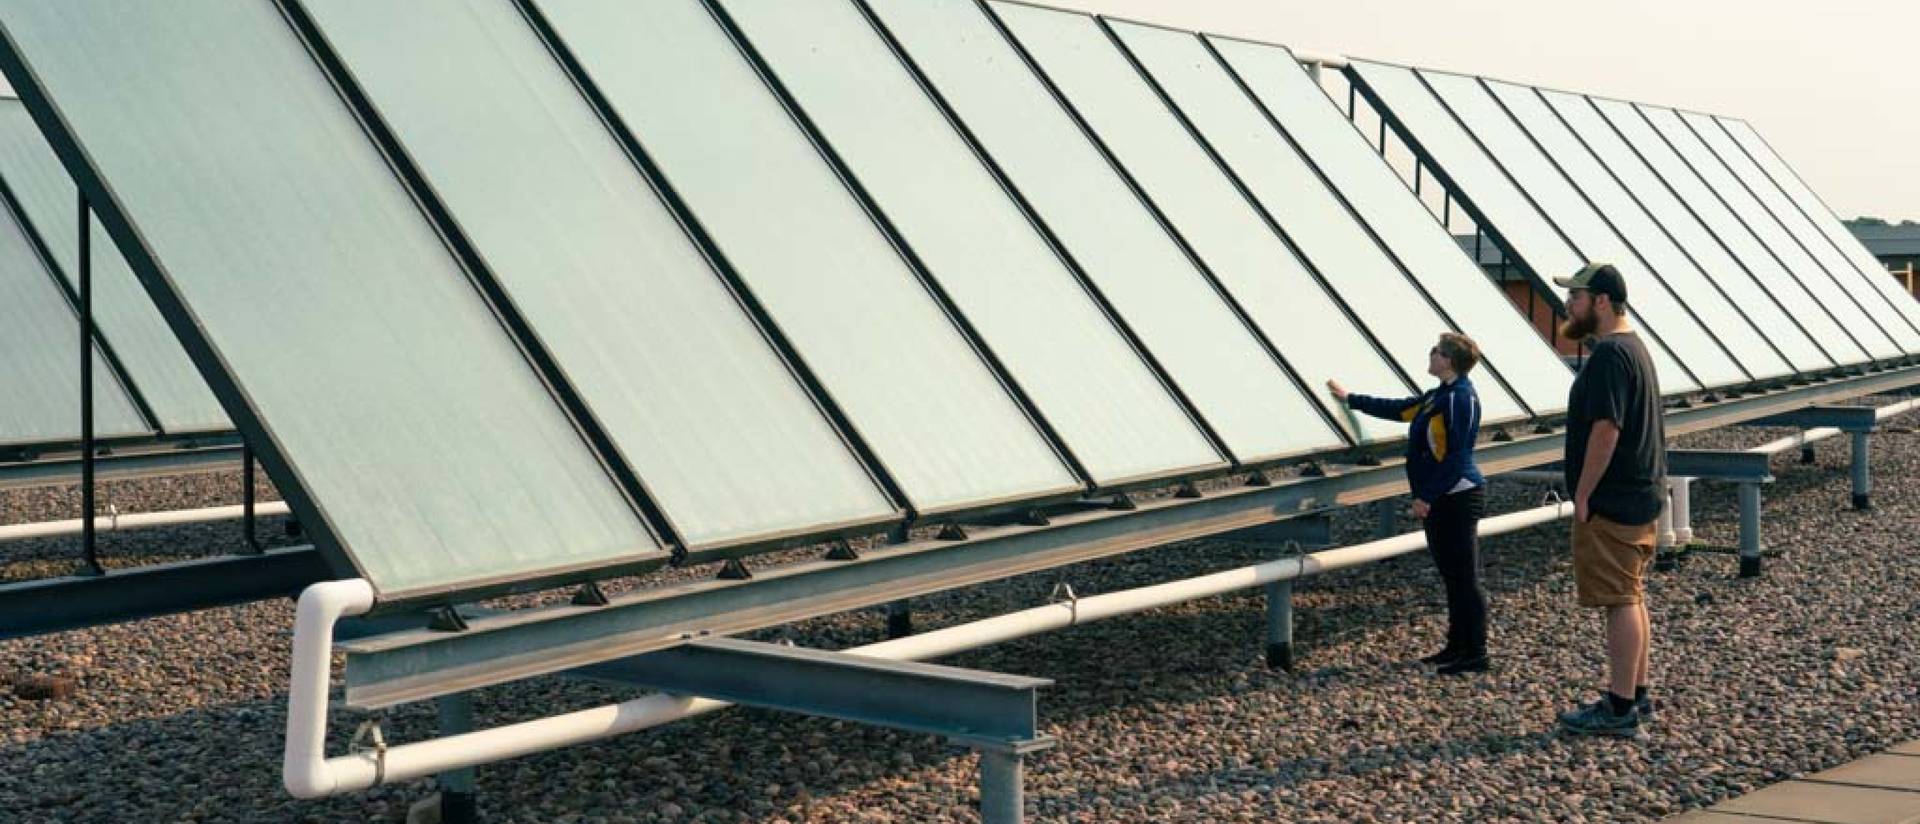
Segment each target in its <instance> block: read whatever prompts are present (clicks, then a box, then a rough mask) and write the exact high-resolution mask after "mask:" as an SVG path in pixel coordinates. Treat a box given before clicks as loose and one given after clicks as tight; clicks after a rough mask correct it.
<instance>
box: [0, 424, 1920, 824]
mask: <svg viewBox="0 0 1920 824" xmlns="http://www.w3.org/2000/svg"><path fill="white" fill-rule="evenodd" d="M1917 417H1920V416H1908V417H1906V418H1903V419H1898V420H1896V421H1894V422H1893V425H1892V426H1890V427H1889V428H1888V430H1887V431H1885V432H1883V433H1881V434H1879V435H1877V436H1876V437H1875V438H1874V439H1873V466H1874V473H1875V474H1874V481H1875V490H1874V502H1875V504H1876V507H1877V508H1876V509H1875V510H1874V511H1872V512H1869V513H1858V512H1854V511H1852V510H1851V509H1850V508H1849V506H1848V492H1849V488H1848V480H1847V471H1846V467H1847V448H1848V445H1847V441H1846V439H1845V438H1835V439H1831V440H1828V441H1826V442H1823V443H1821V444H1820V445H1819V447H1818V450H1817V454H1818V463H1817V464H1816V465H1813V466H1802V465H1800V464H1798V463H1797V462H1796V461H1795V459H1794V457H1793V456H1792V455H1791V454H1788V455H1783V456H1781V457H1780V458H1778V459H1777V460H1776V461H1775V462H1774V470H1775V474H1776V477H1777V482H1776V483H1774V484H1773V485H1772V486H1771V487H1769V488H1768V489H1767V490H1766V520H1765V527H1764V529H1765V545H1766V547H1767V549H1768V551H1769V556H1770V557H1768V558H1767V561H1766V564H1767V566H1766V574H1765V575H1764V577H1761V578H1757V579H1745V580H1742V579H1738V578H1736V577H1735V575H1734V573H1735V569H1736V559H1735V557H1734V556H1733V555H1731V554H1728V553H1727V552H1725V551H1719V550H1725V549H1726V548H1729V547H1732V546H1733V545H1734V544H1735V543H1736V535H1737V530H1738V526H1737V513H1736V504H1735V499H1734V494H1733V488H1732V487H1731V486H1722V485H1714V484H1705V485H1702V486H1697V487H1696V491H1695V494H1694V524H1695V528H1696V531H1697V536H1696V537H1697V539H1698V540H1701V541H1704V542H1706V543H1707V544H1708V545H1709V546H1708V549H1707V550H1706V551H1696V552H1693V553H1691V554H1690V555H1689V556H1688V557H1687V558H1686V560H1685V561H1684V563H1682V564H1681V566H1680V568H1679V569H1678V570H1676V571H1674V572H1671V573H1660V574H1656V575H1655V576H1653V578H1652V581H1651V585H1650V596H1651V597H1650V605H1651V608H1652V612H1653V618H1654V643H1655V646H1654V651H1653V667H1654V679H1655V682H1656V687H1655V695H1656V700H1658V701H1659V702H1660V703H1661V710H1660V715H1659V721H1658V723H1657V724H1656V725H1655V726H1654V727H1652V734H1651V735H1650V737H1649V738H1648V739H1647V740H1646V741H1644V742H1623V741H1613V740H1599V741H1592V740H1563V739H1558V738H1555V737H1554V736H1552V735H1551V734H1550V732H1549V731H1550V728H1551V722H1552V719H1553V717H1554V714H1555V713H1556V712H1557V711H1559V710H1561V709H1564V708H1566V707H1568V706H1571V705H1572V704H1573V703H1575V702H1576V701H1585V700H1588V699H1589V698H1590V697H1591V694H1592V692H1593V690H1595V689H1596V688H1597V684H1598V683H1599V679H1600V674H1601V669H1600V668H1601V649H1600V642H1599V638H1598V630H1599V620H1598V617H1597V614H1596V613H1595V612H1593V611H1589V610H1582V609H1578V608H1575V607H1574V606H1573V604H1572V599H1573V594H1572V582H1571V579H1570V577H1569V568H1568V561H1567V552H1566V549H1565V526H1564V525H1553V526H1548V527H1542V528H1538V529H1534V530H1530V531H1527V532H1522V533H1516V534H1513V535H1508V536H1502V537H1498V538H1492V539H1488V540H1487V541H1485V546H1484V549H1485V552H1486V554H1487V561H1486V573H1487V583H1488V586H1489V588H1490V590H1491V592H1492V609H1493V638H1492V643H1493V647H1494V653H1495V655H1496V663H1495V668H1494V670H1493V672H1491V673H1488V674H1485V675H1477V676H1468V677H1464V678H1452V679H1440V678H1435V677H1433V676H1430V675H1428V674H1427V672H1426V671H1425V670H1424V668H1422V667H1420V666H1418V665H1417V664H1411V663H1408V662H1409V660H1410V659H1413V658H1417V657H1418V656H1420V655H1423V654H1425V653H1427V652H1430V651H1432V650H1433V649H1434V648H1437V646H1438V645H1439V641H1440V634H1441V624H1442V621H1443V617H1442V607H1441V603H1442V602H1441V598H1440V589H1439V584H1438V581H1437V578H1436V577H1435V576H1434V574H1433V571H1432V568H1431V564H1430V563H1429V562H1428V561H1427V560H1426V559H1425V558H1424V557H1422V556H1418V555H1415V556H1406V557H1402V558H1399V559H1396V560H1393V561H1390V562H1386V563H1382V564H1377V565H1374V566H1370V567H1365V568H1360V569H1354V570H1344V571H1340V572H1336V573H1334V574H1331V575H1328V576H1325V577H1323V578H1318V579H1314V580H1311V581H1308V582H1303V583H1301V584H1299V585H1298V586H1297V587H1296V595H1295V620H1296V626H1297V629H1296V647H1297V649H1296V655H1297V656H1298V659H1299V660H1298V666H1297V669H1296V671H1295V672H1293V673H1286V672H1277V671H1271V670H1269V669H1267V668H1266V666H1265V665H1264V663H1263V656H1262V652H1263V651H1262V648H1261V647H1262V645H1261V632H1262V627H1263V616H1262V608H1261V599H1260V597H1259V595H1258V593H1256V592H1248V593H1239V594H1234V595H1230V596H1224V597H1218V598H1210V599H1206V600H1202V601H1197V602H1193V603H1189V604H1185V605H1181V606H1178V607H1173V608H1167V609H1160V610H1154V611H1152V612H1148V613H1144V614H1141V615H1136V616H1130V617H1124V618H1119V619H1116V620H1113V621H1108V622H1103V623H1096V624H1091V625H1087V626H1083V627H1078V628H1075V629H1071V630H1067V631H1063V632H1058V633H1053V634H1050V635H1045V636H1040V637H1036V638H1031V639H1026V640H1022V641H1019V642H1014V643H1009V644H1005V645H1001V646H998V647H994V648H991V649H986V650H979V651H975V652H971V653H967V654H963V655H959V656H955V657H953V658H950V659H946V660H944V661H943V663H948V664H953V665H957V666H963V667H974V668H979V669H986V670H994V671H1000V672H1008V673H1019V674H1026V675H1035V676H1042V677H1047V678H1052V679H1054V680H1055V681H1056V683H1055V685H1054V686H1052V687H1049V688H1047V689H1045V690H1043V691H1042V693H1041V720H1042V722H1043V725H1044V728H1045V731H1046V732H1048V733H1050V734H1052V735H1054V736H1057V737H1058V738H1059V739H1060V746H1059V747H1058V748H1056V749H1054V750H1051V751H1048V752H1045V753H1041V754H1039V755H1037V756H1035V757H1033V758H1031V759H1030V760H1029V763H1028V769H1027V781H1026V790H1027V798H1028V805H1029V806H1028V812H1029V815H1030V817H1031V818H1032V819H1034V820H1037V821H1073V822H1082V821H1085V822H1109V821H1114V822H1147V821H1153V822H1211V821H1329V822H1331V821H1383V822H1385V821H1408V822H1413V821H1419V822H1428V821H1454V820H1458V821H1646V820H1654V819H1658V818H1660V817H1663V816H1666V815H1670V814H1673V813H1678V812H1681V811H1684V810H1687V809H1691V808H1697V807H1703V806H1707V805H1710V804H1713V803H1714V802H1716V801H1719V800H1722V799H1725V798H1727V797H1729V796H1732V795H1737V794H1741V793H1744V792H1748V791H1750V790H1753V789H1755V788H1757V787H1759V786H1762V785H1764V784H1768V783H1772V782H1775V781H1779V780H1783V779H1786V778H1790V777H1794V776H1798V775H1802V774H1805V773H1810V772H1814V771H1817V770H1821V769H1825V768H1828V767H1831V766H1834V765H1837V764H1841V763H1844V762H1846V761H1849V760H1852V759H1854V758H1858V757H1860V756H1863V755H1866V754H1869V753H1873V752H1877V751H1879V750H1882V749H1884V748H1886V747H1888V746H1891V745H1893V744H1895V743H1898V742H1901V741H1905V740H1910V739H1914V738H1920V654H1916V653H1920V639H1917V638H1916V633H1914V631H1913V627H1914V626H1915V625H1916V623H1920V564H1916V563H1915V559H1916V550H1920V538H1916V532H1917V530H1916V526H1920V437H1916V435H1915V434H1914V430H1913V427H1914V425H1915V424H1916V422H1917V421H1916V418H1917ZM1780 434H1782V432H1781V431H1771V430H1760V429H1745V430H1731V431H1725V432H1717V433H1704V434H1700V435H1694V436H1689V437H1687V438H1683V439H1681V445H1684V446H1690V447H1706V448H1732V447H1743V446H1750V445H1753V444H1757V443H1761V442H1763V441H1766V440H1770V439H1772V438H1774V437H1777V436H1778V435H1780ZM111 486H112V492H111V496H112V497H113V499H114V500H116V501H117V502H119V505H120V507H121V508H122V510H124V511H134V510H138V509H166V508H178V507H182V506H205V505H211V504H218V503H231V502H235V501H237V500H238V494H239V493H238V487H239V485H238V479H237V478H236V477H233V476H232V475H231V473H229V474H226V475H202V476H190V477H184V478H178V479H167V480H147V481H137V482H123V483H117V484H113V485H111ZM1543 491H1544V487H1542V486H1538V485H1529V484H1523V483H1518V482H1511V481H1503V480H1498V479H1496V480H1495V482H1494V501H1493V503H1494V507H1495V511H1511V510H1515V509H1521V508H1525V507H1527V506H1531V505H1533V504H1534V503H1537V502H1538V501H1539V499H1540V496H1541V495H1542V493H1543ZM73 499H74V497H73V495H72V492H71V490H70V489H68V490H64V491H63V490H42V491H34V492H31V493H28V492H14V493H0V523H13V522H24V521H36V520H45V519H52V518H67V517H73V515H74V508H75V507H74V504H73ZM1374 520H1375V519H1374V516H1373V513H1372V512H1371V511H1370V510H1369V509H1360V510H1355V511H1351V512H1348V513H1344V514H1342V515H1341V516H1340V517H1339V518H1338V519H1337V520H1336V528H1337V531H1338V533H1339V535H1340V537H1341V539H1342V541H1343V542H1350V541H1359V540H1365V539H1366V538H1368V537H1370V536H1371V532H1372V530H1373V524H1374ZM1401 526H1402V528H1409V529H1410V528H1411V527H1412V522H1411V521H1410V520H1409V519H1407V518H1405V517H1402V519H1401ZM261 532H262V534H263V535H264V536H267V537H270V538H274V539H276V540H277V541H279V542H281V543H284V542H285V539H284V537H283V536H282V535H281V531H280V529H279V527H278V525H277V524H276V523H274V522H273V521H267V522H263V524H262V527H261ZM237 541H238V528H237V525H235V524H231V523H228V524H215V525H207V526H196V527H181V528H169V529H158V530H150V531H145V532H141V533H130V534H123V535H111V536H108V537H107V540H105V541H104V542H103V544H102V551H103V554H104V555H106V556H107V557H108V558H109V560H111V561H112V562H113V563H115V564H125V563H131V562H148V561H152V560H157V559H164V558H167V557H179V556H182V555H195V554H206V553H208V552H223V551H229V550H231V549H232V548H233V546H234V545H235V544H236V543H237ZM73 543H74V542H73V541H71V540H68V541H39V542H31V543H16V544H8V545H0V579H17V578H23V577H33V576H38V575H46V574H58V573H60V572H64V571H67V570H69V569H71V568H72V567H73V563H72V558H73V555H74V549H73ZM1264 557H1266V556H1265V555H1263V552H1262V550H1261V549H1260V548H1258V547H1252V546H1248V545H1243V544H1235V543H1230V542H1225V541H1196V542H1190V543H1185V544H1178V545H1173V546H1168V547H1163V548H1159V549H1156V550H1151V551H1146V552H1140V553H1135V554H1133V555H1130V556H1123V557H1120V558H1114V559H1109V560H1106V561H1102V562H1097V563H1092V564H1086V565H1082V566H1078V567H1073V568H1069V569H1067V570H1065V571H1062V572H1052V573H1047V574H1043V575H1033V576H1026V577H1023V578H1017V579H1012V580H1009V581H1004V582H1000V583H996V584H992V585H988V586H982V587H977V588H974V589H971V590H967V591H964V592H956V593H947V594H943V595H939V596H932V597H927V598H923V599H918V600H916V601H915V613H914V620H915V622H916V624H917V625H918V626H920V627H922V628H931V627H938V626H945V625H950V624H954V623H960V622H964V621H968V620H974V619H977V618H982V617H987V616H990V615H994V614H998V613H1002V612H1006V611H1009V610H1013V609H1020V608H1025V607H1029V606H1034V605H1036V604H1039V603H1043V602H1044V601H1045V600H1046V597H1047V593H1048V591H1049V590H1050V589H1051V588H1052V585H1053V583H1054V582H1055V581H1056V580H1059V579H1062V578H1064V579H1066V580H1069V581H1071V582H1072V583H1073V585H1074V588H1075V589H1076V590H1077V591H1079V592H1080V593H1082V594H1083V595H1085V594H1091V593H1096V592H1103V591H1113V590H1117V589H1123V588H1128V587H1133V586H1140V585H1144V584H1148V583H1156V582H1160V581H1166V580H1172V579H1175V578H1180V577H1187V576H1190V575H1195V574H1200V573H1203V572H1207V571H1212V570H1218V569H1225V568H1230V567H1235V566H1241V565H1245V564H1247V563H1253V562H1257V561H1259V560H1262V559H1263V558H1264ZM681 574H692V573H685V572H683V573H681ZM292 618H293V609H292V605H291V603H290V602H287V601H272V602H263V603H256V604H250V605H246V606H240V607H233V608H225V609H216V610H209V611H206V612H201V613H196V614H191V615H178V616H170V617H164V618H157V619H152V620H147V621H141V622H137V623H132V624H125V625H120V626H111V627H101V628H96V629H89V630H83V631H76V632H68V633H62V634H59V635H53V636H46V637H40V638H30V639H20V640H14V641H8V642H0V821H4V822H40V821H48V822H53V821H58V822H93V821H99V822H129V821H195V822H282V821H368V820H371V821H402V820H405V817H406V811H407V808H408V806H409V805H410V804H411V803H413V802H415V801H417V800H419V799H421V798H424V797H426V796H428V795H430V794H431V793H432V792H433V786H432V784H431V782H414V783H409V784H403V785H400V786H395V787H383V788H377V789H375V790H372V791H370V792H367V793H361V794H356V795H350V796H346V797H342V798H335V799H327V800H323V801H297V800H295V799H292V798H291V797H289V796H287V795H286V793H285V792H284V791H283V790H282V789H281V787H280V770H279V765H280V748H281V744H282V734H283V729H284V726H283V725H284V723H285V700H286V698H285V691H286V680H287V666H288V664H287V654H288V648H289V645H290V638H289V630H290V628H291V626H292ZM883 631H884V619H883V618H882V617H881V616H880V615H879V614H878V613H877V612H875V611H871V610H870V611H863V612H859V613H849V614H845V615H839V616H829V617H826V618H821V619H817V620H813V621H808V622H805V623H802V624H799V625H795V626H793V627H789V628H783V629H779V630H773V631H768V632H763V633H758V634H757V635H756V637H761V638H782V637H784V638H792V639H793V640H795V641H797V642H799V643H802V644H807V645H812V646H818V647H823V648H840V647H846V646H852V645H857V644H863V643H869V642H872V641H875V640H879V639H880V638H881V637H882V634H883ZM336 672H337V670H336ZM50 674H59V675H68V676H72V677H74V678H76V679H77V680H78V683H79V690H78V691H77V693H75V694H74V695H73V696H71V697H68V698H65V699H60V700H46V701H33V700H26V699H24V698H20V697H17V696H15V695H13V694H12V693H11V691H10V690H9V689H7V687H6V684H7V683H9V682H11V681H13V680H15V679H16V678H17V677H20V676H28V675H50ZM635 694H636V693H634V692H631V691H623V690H619V689H616V688H611V687H606V686H601V685H596V684H589V683H584V682H579V681H573V680H567V679H561V678H541V679H535V680H532V681H528V682H523V683H519V684H513V685H508V686H503V687H496V688H489V689H486V690H483V691H481V692H480V693H478V694H477V695H476V698H475V708H476V711H477V714H478V720H479V722H480V723H481V724H483V725H491V724H497V723H502V722H508V721H515V720H522V719H527V718H534V717H539V716H542V715H548V714H553V713H556V712H561V711H566V710H572V709H579V708H584V707H587V706H592V705H596V704H599V703H605V702H609V701H615V700H621V699H623V698H626V697H631V696H633V695H635ZM365 717H366V716H365V714H362V713H355V712H348V711H344V710H338V709H336V710H335V715H334V718H333V722H332V727H331V730H332V733H333V738H334V740H333V741H332V742H331V743H330V745H329V752H331V753H340V752H344V751H345V748H346V743H347V739H348V737H350V735H351V733H352V730H353V727H354V726H355V725H356V724H357V723H358V722H359V721H360V720H363V719H364V718H365ZM382 717H383V719H384V720H385V726H386V729H387V735H388V740H389V741H395V742H401V741H411V740H419V739H421V738H424V737H427V736H430V735H431V734H432V733H433V725H434V710H433V707H432V706H431V705H421V706H413V707H405V708H400V709H397V710H393V711H389V712H387V713H384V714H383V715H382ZM975 763H976V762H975V759H974V758H973V757H972V756H970V755H968V754H966V753H965V752H963V751H959V750H955V749H953V748H951V747H950V746H947V745H945V744H943V743H942V742H940V741H937V740H933V739H931V738H928V737H926V736H919V735H911V734H905V733H895V732H890V731H885V730H876V729H871V728H864V727H859V726H855V725H850V724H844V723H838V722H829V721H822V720H817V719H811V718H801V717H792V716H783V715H777V714H773V713H769V712H761V711H751V710H739V709H736V710H730V711H727V712H723V713H718V714H715V715H710V716H707V717H703V718H699V719H695V720H692V721H689V722H683V723H680V724H677V725H673V726H669V727H666V728H662V729H659V730H653V731H647V732H642V733H638V734H634V735H630V736H626V737H623V738H619V739H615V740H611V741H607V742H602V743H598V744H593V745H587V746H580V747H574V748H570V749H566V750H561V751H557V752H551V753H545V754H541V755H537V756H532V757H528V758H523V759H518V760H515V761H511V762H506V763H502V764H497V765H490V766H487V767H484V768H482V769H481V770H480V788H481V793H482V799H481V804H482V809H483V812H484V814H485V816H486V818H487V820H488V821H492V822H535V821H539V822H547V821H561V822H655V821H658V822H692V821H700V822H777V821H787V822H800V821H823V822H829V821H875V822H882V821H884V822H944V821H973V820H977V815H976V813H975V811H974V809H973V805H974V804H975V803H976V801H977V795H976V790H975V783H974V782H975V780H976V769H975Z"/></svg>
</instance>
